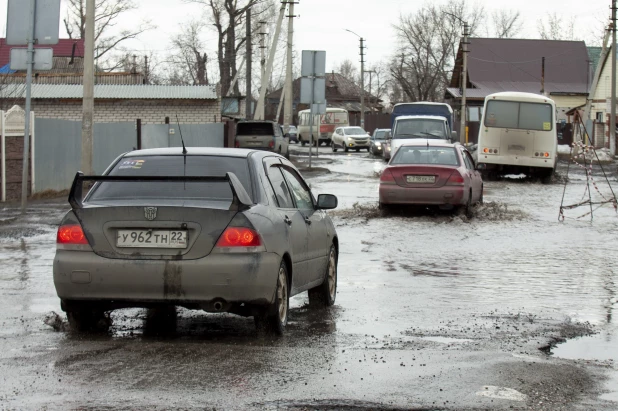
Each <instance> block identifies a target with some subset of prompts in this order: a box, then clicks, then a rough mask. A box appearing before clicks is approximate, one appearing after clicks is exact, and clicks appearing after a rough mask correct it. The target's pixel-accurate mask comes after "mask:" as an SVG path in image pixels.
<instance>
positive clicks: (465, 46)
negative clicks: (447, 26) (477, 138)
mask: <svg viewBox="0 0 618 411" xmlns="http://www.w3.org/2000/svg"><path fill="white" fill-rule="evenodd" d="M463 25H464V32H463V42H462V51H463V73H462V82H461V89H462V91H461V114H460V117H461V118H460V121H461V123H460V126H459V129H460V133H463V137H461V136H460V137H459V141H461V140H462V138H463V141H464V142H465V143H466V144H467V143H468V131H467V130H466V117H467V116H466V111H467V110H466V86H467V85H468V35H469V34H468V22H466V21H464V22H463Z"/></svg>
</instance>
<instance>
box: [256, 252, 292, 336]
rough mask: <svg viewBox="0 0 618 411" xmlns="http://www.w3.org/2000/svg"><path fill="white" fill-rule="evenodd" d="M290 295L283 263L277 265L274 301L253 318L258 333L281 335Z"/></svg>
mask: <svg viewBox="0 0 618 411" xmlns="http://www.w3.org/2000/svg"><path fill="white" fill-rule="evenodd" d="M289 309H290V293H289V287H288V268H287V265H286V264H285V262H284V261H281V264H280V265H279V273H278V275H277V288H276V291H275V300H274V301H273V303H272V304H271V305H270V306H268V307H267V308H266V309H265V310H264V312H262V313H261V314H258V315H256V316H254V317H253V319H254V321H255V327H256V329H257V331H258V332H266V333H268V334H275V335H283V331H284V330H285V326H286V325H287V324H288V313H289Z"/></svg>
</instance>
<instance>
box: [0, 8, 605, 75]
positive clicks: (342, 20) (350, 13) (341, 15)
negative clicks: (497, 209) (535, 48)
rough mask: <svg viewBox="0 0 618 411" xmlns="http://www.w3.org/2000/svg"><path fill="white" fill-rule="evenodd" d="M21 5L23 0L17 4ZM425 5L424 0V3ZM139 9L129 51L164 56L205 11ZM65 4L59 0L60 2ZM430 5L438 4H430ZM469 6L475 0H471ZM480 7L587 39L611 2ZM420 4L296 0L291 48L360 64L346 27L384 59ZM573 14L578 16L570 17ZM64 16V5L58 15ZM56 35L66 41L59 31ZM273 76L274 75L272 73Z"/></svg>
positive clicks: (0, 15)
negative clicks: (558, 24) (565, 22)
mask: <svg viewBox="0 0 618 411" xmlns="http://www.w3.org/2000/svg"><path fill="white" fill-rule="evenodd" d="M20 1H26V0H20ZM428 1H429V0H428ZM135 2H136V3H137V4H138V5H139V10H137V11H134V12H131V13H127V14H126V15H125V16H123V18H122V21H120V23H119V25H118V28H119V29H120V28H124V27H127V28H128V27H130V26H131V25H133V24H135V22H136V21H139V20H140V19H143V18H145V19H149V20H150V21H151V22H152V23H153V24H154V25H156V26H157V29H156V30H151V31H149V32H146V33H144V34H142V36H141V37H140V39H139V40H133V41H131V42H130V43H129V42H127V43H125V46H127V47H128V48H129V49H131V50H132V51H131V52H132V53H135V54H138V55H139V54H143V53H144V52H145V51H148V50H153V51H155V52H159V53H161V54H162V55H165V53H166V50H167V49H168V48H169V38H170V37H171V36H172V35H173V34H175V33H177V32H179V31H180V29H181V27H182V24H183V23H184V22H187V21H188V20H190V19H192V18H197V17H200V16H202V15H203V12H204V7H203V6H200V5H196V4H187V3H186V2H184V1H183V0H135ZM63 3H64V0H63ZM432 3H440V1H439V0H438V1H436V0H434V1H433V2H432ZM472 3H474V1H472ZM476 3H477V4H480V5H482V6H484V7H485V10H486V11H487V14H490V13H491V11H492V10H494V9H496V8H501V7H503V8H506V9H517V10H519V11H520V12H521V14H522V17H523V22H524V27H523V30H522V33H521V34H520V35H519V37H524V38H538V31H537V21H538V19H539V18H542V17H543V16H546V15H548V14H550V13H553V12H557V13H559V14H562V15H564V16H565V18H567V19H568V18H571V17H573V16H576V17H577V23H576V34H577V35H579V36H580V37H582V38H584V39H585V38H590V33H591V31H592V30H593V28H594V27H595V26H597V27H598V26H599V25H602V23H600V22H599V20H601V19H603V17H604V16H607V18H609V14H610V9H609V8H610V5H611V0H587V1H585V2H582V1H575V0H519V1H518V2H514V1H512V0H509V1H507V0H477V1H476ZM423 4H427V3H426V2H423V1H421V0H418V1H411V0H300V4H297V5H296V13H295V14H297V15H300V18H298V19H296V20H295V38H294V47H295V50H296V51H300V50H325V51H326V59H327V60H326V65H327V70H329V71H330V70H331V69H332V68H333V67H335V66H337V64H339V63H340V62H341V61H343V60H345V59H350V60H352V61H354V62H357V61H359V56H358V44H359V42H358V38H357V37H355V36H354V35H353V34H351V33H348V32H346V31H345V30H344V29H350V30H352V31H354V32H356V33H358V34H359V35H361V36H363V37H365V38H366V41H367V51H366V55H367V56H366V61H367V63H368V64H372V63H375V62H379V61H381V60H387V59H388V57H389V56H390V55H391V54H392V53H393V49H394V47H393V42H394V38H393V30H392V27H391V25H392V24H393V23H395V22H396V21H397V19H398V17H399V15H400V14H408V13H412V12H414V11H415V10H417V9H418V8H420V7H421V6H422V5H423ZM6 5H7V0H0V24H1V25H2V26H1V28H2V33H4V31H5V26H6V9H7V6H6ZM576 11H578V13H577V15H575V14H574V13H575V12H576ZM61 13H62V14H63V15H64V14H65V5H64V4H63V11H62V12H61ZM60 35H61V37H66V35H65V32H64V29H63V28H62V27H61V33H60ZM204 40H205V41H208V43H209V45H210V54H211V55H212V57H213V61H214V57H215V50H216V37H215V33H214V31H213V32H210V33H206V34H205V36H204ZM274 74H276V73H274Z"/></svg>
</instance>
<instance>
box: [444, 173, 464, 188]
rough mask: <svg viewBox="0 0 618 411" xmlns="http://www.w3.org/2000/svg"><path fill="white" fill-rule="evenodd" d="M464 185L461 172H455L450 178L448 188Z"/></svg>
mask: <svg viewBox="0 0 618 411" xmlns="http://www.w3.org/2000/svg"><path fill="white" fill-rule="evenodd" d="M463 184H464V178H463V176H462V175H461V174H459V171H453V174H451V176H450V177H449V179H448V181H447V182H446V185H447V186H462V185H463Z"/></svg>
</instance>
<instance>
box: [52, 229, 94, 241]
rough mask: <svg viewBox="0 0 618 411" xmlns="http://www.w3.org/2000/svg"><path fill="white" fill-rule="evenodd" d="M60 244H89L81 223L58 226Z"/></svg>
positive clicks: (57, 239)
mask: <svg viewBox="0 0 618 411" xmlns="http://www.w3.org/2000/svg"><path fill="white" fill-rule="evenodd" d="M56 243H58V244H88V239H86V236H85V235H84V230H82V227H81V226H80V225H79V224H67V225H62V226H60V227H59V228H58V234H57V236H56Z"/></svg>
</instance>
